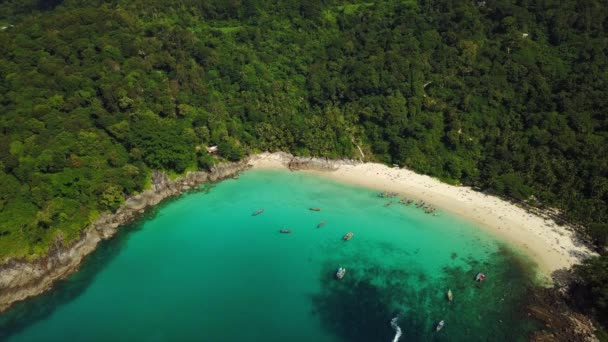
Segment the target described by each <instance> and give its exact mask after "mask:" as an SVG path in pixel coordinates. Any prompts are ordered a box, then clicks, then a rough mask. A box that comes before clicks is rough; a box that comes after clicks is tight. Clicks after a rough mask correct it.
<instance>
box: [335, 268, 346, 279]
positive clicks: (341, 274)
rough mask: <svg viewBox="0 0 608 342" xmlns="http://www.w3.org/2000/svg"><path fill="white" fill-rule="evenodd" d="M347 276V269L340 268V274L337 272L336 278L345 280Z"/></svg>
mask: <svg viewBox="0 0 608 342" xmlns="http://www.w3.org/2000/svg"><path fill="white" fill-rule="evenodd" d="M345 274H346V268H344V267H340V268H338V272H336V278H338V279H342V278H344V275H345Z"/></svg>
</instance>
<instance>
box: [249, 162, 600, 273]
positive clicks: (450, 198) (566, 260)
mask: <svg viewBox="0 0 608 342" xmlns="http://www.w3.org/2000/svg"><path fill="white" fill-rule="evenodd" d="M249 163H250V165H252V166H253V168H262V169H263V168H276V169H280V168H285V167H286V165H285V154H281V153H262V154H258V155H254V156H252V157H251V160H250V162H249ZM336 163H338V164H339V167H338V169H337V170H335V171H329V172H327V171H304V172H309V173H313V174H317V175H320V176H322V177H327V178H330V179H334V180H336V181H341V182H347V183H351V184H355V185H360V186H364V187H368V188H372V189H378V190H382V191H384V190H386V191H391V192H396V193H398V194H399V195H401V196H406V197H408V198H414V199H416V200H424V201H425V202H427V203H429V204H431V205H433V206H435V207H437V208H439V209H440V210H444V211H446V212H450V213H452V214H455V215H457V216H460V217H463V218H465V219H467V220H470V221H473V222H474V223H476V224H477V226H479V227H480V228H482V229H485V230H487V231H489V232H490V233H492V234H494V235H495V236H497V238H499V239H500V240H503V241H505V242H507V243H509V244H510V245H512V246H514V247H516V249H520V251H521V252H523V253H525V254H526V255H528V256H529V257H530V258H531V259H532V260H533V261H535V262H536V263H537V265H538V271H539V275H541V276H543V277H546V278H547V279H549V276H550V275H551V273H552V272H553V271H556V270H559V269H563V268H568V267H570V266H571V265H573V264H575V263H578V262H580V260H581V258H584V257H586V256H589V255H592V254H593V253H592V252H591V251H590V250H589V249H588V248H587V247H585V246H584V245H582V244H577V243H576V242H575V241H576V238H575V235H574V233H573V232H572V231H571V230H570V229H569V228H568V227H566V226H559V225H557V224H556V223H555V222H554V221H552V220H550V219H546V218H543V217H540V216H537V215H534V214H531V213H529V212H527V211H526V210H525V209H523V208H520V207H518V206H516V205H515V204H512V203H510V202H507V201H505V200H502V199H500V198H498V197H494V196H489V195H486V194H484V193H481V192H478V191H474V190H472V189H471V188H469V187H464V186H454V185H449V184H446V183H442V182H441V181H439V180H437V179H434V178H431V177H429V176H425V175H420V174H417V173H415V172H413V171H410V170H408V169H399V168H390V167H388V166H386V165H382V164H376V163H361V164H356V165H351V164H348V163H341V164H340V162H336Z"/></svg>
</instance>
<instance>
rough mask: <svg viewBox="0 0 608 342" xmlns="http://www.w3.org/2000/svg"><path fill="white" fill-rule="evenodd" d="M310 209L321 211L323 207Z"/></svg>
mask: <svg viewBox="0 0 608 342" xmlns="http://www.w3.org/2000/svg"><path fill="white" fill-rule="evenodd" d="M310 211H321V208H310Z"/></svg>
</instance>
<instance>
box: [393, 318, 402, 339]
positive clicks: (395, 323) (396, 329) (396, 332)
mask: <svg viewBox="0 0 608 342" xmlns="http://www.w3.org/2000/svg"><path fill="white" fill-rule="evenodd" d="M398 319H399V316H397V317H395V318H393V319H391V327H393V329H395V337H393V342H397V341H399V338H401V327H399V326H398V325H397V320H398Z"/></svg>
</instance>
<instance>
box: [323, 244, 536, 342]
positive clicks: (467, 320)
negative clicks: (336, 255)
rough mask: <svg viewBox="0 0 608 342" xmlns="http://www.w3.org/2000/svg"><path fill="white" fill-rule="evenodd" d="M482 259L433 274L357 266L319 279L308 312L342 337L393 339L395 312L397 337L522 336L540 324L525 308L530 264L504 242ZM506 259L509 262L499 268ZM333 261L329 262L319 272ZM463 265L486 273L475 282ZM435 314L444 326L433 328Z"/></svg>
mask: <svg viewBox="0 0 608 342" xmlns="http://www.w3.org/2000/svg"><path fill="white" fill-rule="evenodd" d="M488 260H490V261H489V262H483V263H479V262H478V261H476V260H467V261H466V264H467V265H468V267H445V268H444V270H443V274H442V275H441V276H440V277H436V278H431V277H428V276H427V275H425V274H424V273H422V272H418V271H416V269H415V268H412V269H411V270H404V269H390V268H389V269H386V268H382V267H369V268H357V270H356V271H353V272H350V273H348V276H347V277H345V278H344V279H342V280H341V281H336V280H334V279H329V278H323V279H324V280H323V285H322V289H323V290H322V292H321V293H319V294H316V295H314V296H313V298H312V299H313V302H314V307H315V312H314V314H316V315H318V316H319V318H320V320H321V322H322V324H323V328H324V329H327V330H328V331H330V332H331V333H332V334H333V335H335V336H336V337H337V338H339V340H341V341H350V342H359V341H361V342H363V341H392V339H393V337H394V336H395V330H393V328H392V327H391V325H390V320H391V319H392V318H394V317H398V321H397V324H398V325H399V327H400V328H401V330H402V336H401V338H400V341H527V340H528V338H529V335H530V334H531V333H532V332H534V331H536V330H538V328H539V322H537V321H535V320H534V319H532V318H530V317H529V316H530V315H529V313H528V304H529V302H528V298H531V297H530V294H532V293H533V291H535V285H534V283H533V282H532V280H531V279H533V273H532V270H531V269H530V266H529V265H528V264H527V263H526V262H525V261H523V260H519V257H518V256H515V255H514V254H513V252H511V251H510V250H509V249H508V248H500V249H499V251H497V252H496V253H494V255H492V256H491V258H489V259H488ZM505 262H508V264H510V265H514V266H513V267H508V268H504V267H502V266H504V265H505ZM333 265H334V264H333V263H332V262H328V263H327V264H326V265H325V267H324V271H323V273H325V274H327V272H330V271H331V270H332V269H333ZM466 269H469V270H470V269H473V270H475V269H487V270H492V279H488V280H486V281H484V282H481V283H480V282H476V281H475V280H474V279H475V275H476V274H475V272H471V271H467V270H466ZM497 288H500V289H502V290H504V291H497V290H498V289H497ZM448 289H451V290H452V291H453V293H454V297H455V298H454V300H453V301H452V302H450V301H448V300H447V296H446V292H447V290H448ZM497 293H500V295H499V296H497ZM440 320H445V322H446V324H445V328H444V329H442V330H441V331H439V332H437V331H436V330H435V328H436V325H437V323H438V322H439V321H440Z"/></svg>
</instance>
